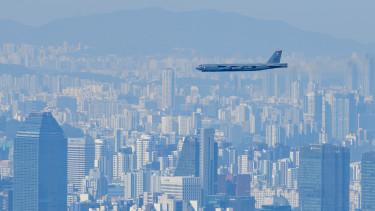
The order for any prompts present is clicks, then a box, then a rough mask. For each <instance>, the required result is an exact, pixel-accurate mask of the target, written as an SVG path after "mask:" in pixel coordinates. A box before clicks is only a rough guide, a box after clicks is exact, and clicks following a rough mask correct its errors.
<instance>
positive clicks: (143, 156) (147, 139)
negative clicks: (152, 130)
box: [135, 134, 152, 169]
mask: <svg viewBox="0 0 375 211" xmlns="http://www.w3.org/2000/svg"><path fill="white" fill-rule="evenodd" d="M135 150H136V158H137V169H142V168H143V167H144V166H145V165H146V164H148V163H150V162H151V161H152V157H151V153H152V136H150V135H146V134H143V135H142V136H141V137H140V138H139V139H137V142H136V149H135Z"/></svg>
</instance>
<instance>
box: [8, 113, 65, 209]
mask: <svg viewBox="0 0 375 211" xmlns="http://www.w3.org/2000/svg"><path fill="white" fill-rule="evenodd" d="M66 201H67V141H66V139H65V137H64V133H63V131H62V129H61V127H60V126H59V125H58V123H57V122H56V120H55V119H54V118H53V116H52V114H51V113H49V112H45V113H31V114H30V115H29V117H28V118H27V119H26V121H25V122H24V123H23V125H22V127H21V128H20V130H19V131H18V132H17V136H16V139H15V142H14V198H13V204H14V210H15V211H24V210H28V211H45V210H51V211H52V210H54V211H56V210H57V211H59V210H61V211H66V210H67V207H66Z"/></svg>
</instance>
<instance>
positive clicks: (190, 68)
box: [0, 1, 375, 211]
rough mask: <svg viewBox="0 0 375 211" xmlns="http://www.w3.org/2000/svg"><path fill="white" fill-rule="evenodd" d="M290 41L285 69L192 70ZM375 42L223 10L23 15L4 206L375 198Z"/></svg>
mask: <svg viewBox="0 0 375 211" xmlns="http://www.w3.org/2000/svg"><path fill="white" fill-rule="evenodd" d="M289 2H292V1H289ZM39 3H40V2H39ZM95 5H99V4H95ZM114 5H116V4H113V5H111V6H114ZM171 5H172V7H174V6H173V5H174V4H171ZM207 5H208V4H207ZM207 5H203V6H202V8H205V7H207ZM223 5H225V4H223V2H221V3H220V5H218V7H222V6H223ZM77 6H78V5H77ZM247 6H248V4H244V7H247ZM189 7H190V6H188V5H187V6H186V8H189ZM105 9H106V8H104V9H103V10H105ZM107 9H109V10H112V9H111V8H107ZM118 9H121V8H118ZM175 9H177V7H176V8H175ZM232 9H233V10H237V9H235V8H232ZM325 9H326V8H325ZM1 10H2V9H0V12H1ZM93 11H96V10H95V9H94V10H93ZM291 11H294V9H291ZM145 12H147V14H146V13H145ZM237 12H238V11H237ZM73 13H74V11H73ZM89 13H90V14H91V12H89ZM257 14H258V15H259V13H258V12H257ZM4 15H5V16H6V14H4ZM8 15H9V14H8ZM43 15H45V14H41V16H39V18H41V17H43ZM60 15H62V13H60V14H56V17H57V16H60ZM26 16H27V14H26ZM1 17H2V16H1V15H0V18H1ZM270 17H271V16H270ZM291 17H292V16H291ZM19 18H20V19H22V18H23V17H21V16H20V17H19ZM37 18H38V17H37ZM116 19H119V20H116ZM151 19H152V20H151ZM115 20H116V21H115ZM218 20H220V22H219V23H218V22H217V21H218ZM30 21H32V20H30ZM317 21H319V20H317ZM114 23H120V24H121V23H123V24H124V25H116V24H114ZM103 24H104V25H103ZM221 24H229V26H222V25H221ZM241 24H245V25H246V26H251V27H249V28H246V27H238V26H239V25H241ZM362 24H364V23H362ZM119 26H122V27H119ZM0 27H1V22H0ZM13 27H15V28H13ZM101 27H104V29H106V30H103V28H101ZM225 29H230V30H227V31H225ZM253 29H255V30H253ZM0 31H1V29H0ZM65 32H66V33H65ZM241 32H242V33H241ZM256 32H259V33H258V34H257V33H256ZM331 32H332V31H331ZM331 32H330V33H331ZM89 35H90V36H89ZM287 35H290V36H287ZM363 37H365V36H363ZM249 39H254V40H252V42H250V41H249V42H246V40H249ZM218 44H219V45H218ZM275 45H279V46H275ZM284 46H286V49H282V50H283V53H284V54H283V59H282V61H283V63H284V61H285V63H288V67H287V68H282V69H273V70H263V71H258V72H256V71H254V72H219V73H217V72H200V71H198V70H196V69H195V68H196V67H197V66H198V65H199V64H253V63H258V62H262V61H263V62H264V61H267V59H268V58H267V57H269V53H270V52H272V51H275V50H277V49H278V48H279V47H284ZM271 48H272V49H271ZM373 50H374V49H372V46H371V45H367V44H363V43H358V42H353V41H350V40H342V39H337V38H334V37H331V36H327V35H320V34H319V33H313V32H306V31H303V30H299V29H298V28H295V27H290V26H288V25H287V24H283V23H281V24H280V22H273V21H259V20H257V19H252V18H249V17H245V16H241V15H238V14H235V13H223V12H217V11H211V10H210V11H208V10H199V11H189V12H172V11H168V10H164V9H162V10H161V9H155V8H148V9H139V10H134V11H129V10H128V11H126V12H119V13H116V12H115V13H111V14H102V15H93V16H87V17H84V18H82V17H80V18H72V19H70V20H65V21H61V22H59V21H57V22H56V23H53V24H51V25H46V26H43V27H40V28H38V27H34V28H28V27H24V26H17V24H16V25H13V23H11V24H10V25H7V28H6V32H5V33H2V34H0V210H8V211H24V210H39V211H55V210H67V211H110V210H113V211H128V210H129V211H211V210H212V211H213V210H215V211H219V210H220V211H232V210H233V211H316V210H321V211H371V210H375V194H373V191H372V189H373V188H374V187H375V125H374V124H373V123H374V120H375V55H374V54H373ZM276 52H281V51H276ZM271 60H272V61H273V60H274V59H271ZM276 60H277V62H279V60H280V58H279V57H278V58H277V59H276ZM276 60H275V61H276ZM270 64H273V63H270ZM229 66H230V65H229Z"/></svg>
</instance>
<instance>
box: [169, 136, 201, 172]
mask: <svg viewBox="0 0 375 211" xmlns="http://www.w3.org/2000/svg"><path fill="white" fill-rule="evenodd" d="M174 176H199V144H198V141H197V138H196V137H184V138H183V139H181V141H180V143H179V151H178V160H177V166H176V170H175V172H174Z"/></svg>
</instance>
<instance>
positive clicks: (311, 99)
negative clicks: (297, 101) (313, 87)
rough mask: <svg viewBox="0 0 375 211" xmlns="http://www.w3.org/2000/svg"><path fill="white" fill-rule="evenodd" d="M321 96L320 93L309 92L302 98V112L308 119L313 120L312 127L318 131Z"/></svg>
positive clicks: (320, 115) (320, 117) (320, 126)
mask: <svg viewBox="0 0 375 211" xmlns="http://www.w3.org/2000/svg"><path fill="white" fill-rule="evenodd" d="M322 108H323V96H322V94H320V93H316V92H309V93H307V94H306V96H305V99H304V113H305V117H306V118H308V120H310V121H313V123H314V124H313V127H314V128H315V129H316V130H317V131H320V129H321V128H322V111H323V110H322Z"/></svg>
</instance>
